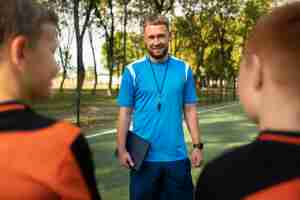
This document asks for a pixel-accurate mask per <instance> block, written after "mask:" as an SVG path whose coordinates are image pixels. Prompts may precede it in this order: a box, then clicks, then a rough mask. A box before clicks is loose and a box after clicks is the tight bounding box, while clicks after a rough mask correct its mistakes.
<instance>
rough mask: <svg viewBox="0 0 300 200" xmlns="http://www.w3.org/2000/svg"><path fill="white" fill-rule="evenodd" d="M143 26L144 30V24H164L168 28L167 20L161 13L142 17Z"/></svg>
mask: <svg viewBox="0 0 300 200" xmlns="http://www.w3.org/2000/svg"><path fill="white" fill-rule="evenodd" d="M143 25H144V26H143V28H144V31H145V28H146V26H149V25H165V26H166V27H167V29H168V30H169V20H168V18H167V17H165V16H162V15H148V16H146V17H145V18H144V23H143Z"/></svg>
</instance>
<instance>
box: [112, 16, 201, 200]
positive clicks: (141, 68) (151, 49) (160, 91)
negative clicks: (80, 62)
mask: <svg viewBox="0 0 300 200" xmlns="http://www.w3.org/2000/svg"><path fill="white" fill-rule="evenodd" d="M168 27H169V24H168V20H167V19H166V18H165V17H163V16H151V17H147V18H146V19H145V21H144V42H145V46H146V49H147V51H148V55H147V56H145V57H144V58H142V59H140V60H137V61H135V62H133V63H131V64H130V65H128V66H127V67H126V69H125V71H124V74H123V77H122V83H121V89H120V93H119V97H118V103H119V106H120V113H119V123H118V133H117V145H118V155H119V160H120V163H121V165H123V166H125V167H127V168H130V167H132V166H134V162H133V160H132V158H131V156H130V155H129V153H128V152H127V150H126V145H125V143H126V137H127V132H128V129H129V127H130V123H131V120H132V122H133V133H135V134H137V135H139V136H140V137H142V138H144V139H145V140H147V141H149V143H150V149H149V152H148V154H147V157H146V159H145V161H144V163H143V165H142V167H141V169H140V170H138V171H134V170H131V171H130V199H131V200H147V199H149V200H150V199H157V200H160V199H172V200H176V199H186V200H192V199H193V183H192V178H191V172H190V170H191V165H190V160H189V158H188V154H187V149H186V145H185V141H184V134H183V127H182V121H183V117H184V119H185V121H186V124H187V128H188V130H189V133H190V135H191V138H192V143H193V150H192V152H191V162H192V165H193V166H194V167H197V166H199V165H200V163H201V160H202V152H201V150H202V147H203V144H202V143H201V141H200V132H199V125H198V117H197V107H196V104H197V95H196V90H195V83H194V80H193V75H192V71H191V69H190V68H189V66H188V65H187V64H186V63H185V62H184V61H182V60H179V59H177V58H175V57H173V56H170V55H169V54H168V48H169V41H170V33H169V29H168Z"/></svg>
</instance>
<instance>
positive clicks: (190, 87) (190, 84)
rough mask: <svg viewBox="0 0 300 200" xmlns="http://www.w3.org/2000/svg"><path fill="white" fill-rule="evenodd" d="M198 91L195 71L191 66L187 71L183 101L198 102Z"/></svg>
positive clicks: (186, 102) (187, 102)
mask: <svg viewBox="0 0 300 200" xmlns="http://www.w3.org/2000/svg"><path fill="white" fill-rule="evenodd" d="M197 100H198V98H197V93H196V86H195V81H194V78H193V72H192V70H191V69H190V68H188V71H187V80H186V81H185V84H184V92H183V102H184V104H196V103H197Z"/></svg>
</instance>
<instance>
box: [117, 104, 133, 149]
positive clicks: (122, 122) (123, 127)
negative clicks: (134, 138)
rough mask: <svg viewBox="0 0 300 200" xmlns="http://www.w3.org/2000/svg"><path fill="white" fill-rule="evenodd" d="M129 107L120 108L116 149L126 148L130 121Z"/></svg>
mask: <svg viewBox="0 0 300 200" xmlns="http://www.w3.org/2000/svg"><path fill="white" fill-rule="evenodd" d="M131 112H132V111H131V109H129V108H120V112H119V119H118V130H117V145H118V151H124V150H125V149H126V147H125V146H126V137H127V132H128V129H129V126H130V122H131Z"/></svg>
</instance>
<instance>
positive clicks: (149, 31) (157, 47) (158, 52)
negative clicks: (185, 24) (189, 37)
mask: <svg viewBox="0 0 300 200" xmlns="http://www.w3.org/2000/svg"><path fill="white" fill-rule="evenodd" d="M169 39H170V34H169V31H168V29H167V27H166V26H165V25H147V26H146V27H145V30H144V42H145V46H146V48H147V50H148V52H149V54H150V56H151V57H153V58H155V59H161V58H163V57H165V56H166V55H167V54H168V49H169Z"/></svg>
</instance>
